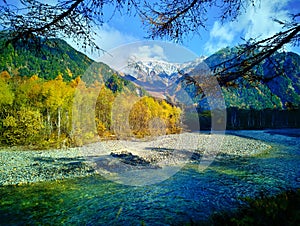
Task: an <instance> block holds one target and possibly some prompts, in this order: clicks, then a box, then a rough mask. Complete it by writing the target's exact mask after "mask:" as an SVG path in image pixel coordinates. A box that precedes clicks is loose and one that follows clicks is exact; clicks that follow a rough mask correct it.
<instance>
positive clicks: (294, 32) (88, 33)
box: [0, 0, 300, 84]
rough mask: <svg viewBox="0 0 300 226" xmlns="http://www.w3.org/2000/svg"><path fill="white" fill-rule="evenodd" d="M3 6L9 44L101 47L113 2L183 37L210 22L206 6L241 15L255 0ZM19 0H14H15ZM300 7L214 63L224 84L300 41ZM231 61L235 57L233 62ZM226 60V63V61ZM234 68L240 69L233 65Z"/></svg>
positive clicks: (0, 13)
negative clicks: (52, 41) (59, 41)
mask: <svg viewBox="0 0 300 226" xmlns="http://www.w3.org/2000/svg"><path fill="white" fill-rule="evenodd" d="M2 2H3V3H2V4H1V6H0V25H1V29H2V32H1V33H0V36H2V37H0V38H2V40H3V39H4V40H5V42H4V44H5V45H7V44H9V43H12V44H13V43H16V42H18V41H22V42H28V41H32V40H35V41H37V42H39V41H40V40H41V39H40V37H42V38H44V39H49V38H53V37H62V38H64V37H68V38H72V39H73V40H74V41H75V42H77V43H78V44H79V43H81V44H82V45H83V46H82V47H83V48H86V47H91V49H92V50H95V49H101V46H100V47H99V46H97V45H96V44H95V42H94V35H95V33H94V28H95V26H101V25H103V23H104V22H106V21H105V15H104V14H105V13H107V11H105V10H106V9H107V8H106V7H107V6H108V5H110V6H112V7H111V8H114V12H112V15H114V14H115V13H121V14H130V15H132V16H139V17H140V18H141V19H142V21H143V24H144V26H145V28H146V30H147V31H148V34H149V38H165V37H166V38H168V39H170V40H175V41H179V42H180V41H182V40H183V39H184V37H185V36H186V35H188V34H189V33H198V32H199V31H200V30H201V29H205V28H206V20H207V17H208V14H207V11H208V10H209V9H211V8H213V7H214V8H218V9H219V12H220V14H219V19H220V21H222V22H223V21H225V20H236V19H237V17H238V15H240V14H242V13H247V12H246V8H247V7H248V6H249V5H252V7H256V5H255V1H254V0H248V1H242V0H223V1H219V0H202V1H198V0H175V1H171V0H160V1H141V0H112V1H110V0H59V1H58V2H57V3H56V4H47V3H42V2H41V1H38V0H20V1H19V3H20V4H17V5H16V4H13V3H10V2H9V1H6V0H2ZM14 2H15V1H14ZM299 18H300V13H299V14H296V15H291V17H290V21H278V20H277V22H278V23H279V24H281V25H282V30H281V31H280V32H279V33H277V34H275V35H274V36H272V37H269V38H266V39H263V40H257V39H251V40H245V44H244V45H242V46H241V47H240V48H239V51H238V53H237V54H236V55H235V56H234V58H232V59H229V60H227V61H226V62H223V63H222V64H220V65H215V67H214V68H215V69H216V70H215V73H216V75H217V78H218V80H219V82H220V83H221V84H225V83H227V82H229V81H232V80H234V79H236V78H238V77H240V76H241V75H245V74H247V72H249V71H250V70H251V69H252V68H253V67H254V66H256V65H258V64H259V63H261V62H262V61H263V60H265V59H267V58H269V57H270V56H271V55H272V54H274V53H276V52H277V51H278V50H280V49H281V48H282V47H283V46H284V45H286V44H292V45H299V43H300V23H299ZM228 62H234V63H231V64H230V65H229V66H228ZM225 65H226V66H225ZM232 68H235V70H231V69H232Z"/></svg>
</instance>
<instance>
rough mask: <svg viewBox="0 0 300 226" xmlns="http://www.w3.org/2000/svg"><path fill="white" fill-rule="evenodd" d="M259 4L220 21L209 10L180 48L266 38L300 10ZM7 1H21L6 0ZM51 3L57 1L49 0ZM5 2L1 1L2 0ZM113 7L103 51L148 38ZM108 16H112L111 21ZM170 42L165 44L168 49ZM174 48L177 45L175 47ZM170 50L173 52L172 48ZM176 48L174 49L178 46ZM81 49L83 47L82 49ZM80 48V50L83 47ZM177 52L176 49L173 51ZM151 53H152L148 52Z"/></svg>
mask: <svg viewBox="0 0 300 226" xmlns="http://www.w3.org/2000/svg"><path fill="white" fill-rule="evenodd" d="M255 1H256V4H255V5H256V7H255V8H253V7H251V6H250V7H248V8H246V9H245V12H244V13H243V14H241V15H240V16H239V17H238V18H237V20H236V21H233V22H225V23H223V24H221V22H220V20H218V18H217V15H216V14H217V10H216V9H212V10H210V11H208V14H207V17H208V21H207V24H206V25H207V28H206V29H201V30H200V31H199V33H200V35H199V34H191V35H189V36H188V37H187V38H185V39H184V41H183V43H181V44H180V46H179V45H177V47H184V48H187V51H191V52H192V53H193V54H194V55H195V56H209V55H211V54H213V53H214V52H216V51H218V50H219V49H221V48H224V47H226V46H235V45H237V44H242V43H243V40H242V38H245V39H248V38H260V39H261V38H266V37H269V36H271V35H274V34H275V33H277V32H279V31H280V30H281V26H280V25H279V24H278V23H276V22H274V21H273V20H272V19H273V18H276V19H279V20H283V21H284V20H288V18H289V14H290V13H294V14H295V13H299V12H300V1H299V0H255ZM7 2H8V3H13V4H18V3H19V0H7ZM47 2H48V3H51V2H52V3H53V2H56V0H50V1H47ZM1 3H2V1H1ZM112 14H113V8H109V7H107V9H106V10H105V11H104V15H105V17H106V18H107V22H106V23H105V24H104V25H103V26H102V27H101V28H99V29H97V34H98V35H97V36H96V43H97V44H98V45H99V46H100V47H101V48H102V49H104V50H106V51H110V50H111V49H115V48H118V47H119V46H121V45H125V44H129V43H132V42H137V41H143V40H146V39H145V36H147V33H146V30H145V29H144V28H143V25H142V23H141V21H140V18H139V17H138V16H135V17H134V16H126V15H125V16H124V15H122V16H121V15H120V14H118V13H116V14H115V15H114V16H113V17H112ZM108 18H111V19H110V20H108ZM67 41H68V42H69V43H70V44H71V45H72V46H73V47H74V48H78V46H77V45H76V44H74V43H73V42H72V41H71V40H67ZM168 46H170V45H166V46H165V48H168ZM173 47H174V46H173ZM173 47H171V49H169V50H168V52H169V53H172V48H173ZM177 47H175V49H176V48H177ZM153 49H154V50H156V51H158V52H157V54H161V55H163V56H165V55H164V53H163V52H161V49H159V48H153ZM79 50H80V49H79ZM80 51H81V50H80ZM187 51H186V52H187ZM286 51H294V52H297V53H298V54H300V48H299V47H297V48H293V47H291V46H287V47H286ZM173 52H174V51H173ZM86 54H87V55H89V56H90V57H92V58H93V59H96V60H97V59H98V58H99V55H98V54H97V55H92V54H89V53H86ZM149 54H151V53H149Z"/></svg>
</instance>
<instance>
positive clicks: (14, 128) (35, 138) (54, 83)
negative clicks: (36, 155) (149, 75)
mask: <svg viewBox="0 0 300 226" xmlns="http://www.w3.org/2000/svg"><path fill="white" fill-rule="evenodd" d="M112 80H113V81H114V83H113V84H112V83H107V84H101V83H99V82H94V83H93V84H91V85H86V83H84V82H83V81H82V80H81V79H80V78H79V77H77V78H76V79H73V80H71V81H68V82H66V81H65V80H64V79H63V77H62V76H61V75H58V76H57V78H56V79H53V80H49V81H46V80H44V79H42V78H39V77H38V76H36V75H34V76H32V77H30V78H28V77H20V76H12V77H11V76H10V75H9V73H8V72H6V71H3V72H1V73H0V142H1V144H2V145H34V146H36V147H40V148H49V147H62V146H75V145H82V144H84V143H88V142H92V141H95V140H96V139H98V138H99V137H100V138H112V137H119V136H121V135H124V134H125V133H127V132H128V133H127V134H126V136H135V137H145V136H149V135H159V134H169V133H177V132H179V131H180V114H181V111H180V109H179V108H177V107H175V106H171V105H170V104H168V103H166V102H165V101H163V100H156V99H154V98H152V97H147V96H144V97H138V96H137V95H134V94H133V93H132V91H130V90H129V89H126V86H124V84H123V83H122V82H120V81H118V80H116V78H112ZM120 87H121V88H120ZM133 100H135V101H134V102H133ZM126 129H127V130H126ZM157 131H160V132H159V134H157Z"/></svg>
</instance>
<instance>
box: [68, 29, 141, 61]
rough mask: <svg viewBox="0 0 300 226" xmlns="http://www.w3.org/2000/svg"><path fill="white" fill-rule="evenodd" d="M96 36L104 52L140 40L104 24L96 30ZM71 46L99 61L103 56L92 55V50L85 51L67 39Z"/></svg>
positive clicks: (95, 53) (96, 40) (97, 53)
mask: <svg viewBox="0 0 300 226" xmlns="http://www.w3.org/2000/svg"><path fill="white" fill-rule="evenodd" d="M95 32H96V34H97V35H96V36H95V43H96V44H97V45H98V46H99V47H100V48H101V49H102V50H104V51H108V52H109V51H110V50H112V49H115V48H117V47H119V46H121V45H124V44H128V43H132V42H134V41H137V40H138V38H136V37H134V36H131V35H128V34H123V33H122V32H120V31H119V30H117V29H115V28H114V27H110V26H109V25H107V24H104V25H103V26H102V27H101V28H99V29H96V31H95ZM66 41H67V42H68V43H69V44H70V45H72V46H73V47H74V48H76V49H77V50H79V51H81V52H84V53H85V54H86V55H88V56H89V57H91V58H92V59H95V60H97V59H98V58H99V57H100V55H102V54H101V52H100V55H99V52H94V53H91V51H90V49H88V50H87V51H84V50H83V49H82V48H79V47H78V46H77V44H76V43H74V41H73V40H70V39H67V40H66Z"/></svg>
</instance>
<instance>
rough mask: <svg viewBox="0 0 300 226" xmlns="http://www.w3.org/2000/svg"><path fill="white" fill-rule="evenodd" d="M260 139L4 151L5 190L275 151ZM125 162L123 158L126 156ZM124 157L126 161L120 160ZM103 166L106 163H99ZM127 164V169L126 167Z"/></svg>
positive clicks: (191, 138) (0, 180) (188, 138)
mask: <svg viewBox="0 0 300 226" xmlns="http://www.w3.org/2000/svg"><path fill="white" fill-rule="evenodd" d="M270 148H271V146H270V145H269V144H268V143H266V142H262V141H259V140H255V139H249V138H243V137H239V136H235V135H223V134H215V135H214V134H212V135H208V134H196V133H183V134H179V135H166V136H161V137H158V138H155V139H154V138H153V139H151V140H110V141H101V142H97V143H93V144H89V145H85V146H83V147H78V148H69V149H58V150H42V151H33V150H22V151H20V150H17V149H18V148H4V149H2V150H1V151H0V186H5V185H21V184H24V183H32V182H38V181H47V180H61V179H65V178H74V177H85V176H89V175H93V174H97V173H98V171H97V169H99V167H103V168H105V170H110V169H111V168H113V169H115V166H116V165H118V164H120V161H119V160H121V162H122V163H124V161H122V160H126V162H125V163H126V164H125V165H126V166H127V165H128V167H125V168H124V167H123V168H122V170H132V169H140V168H141V167H142V168H143V167H145V166H146V167H152V168H155V167H159V168H163V167H165V166H166V165H176V164H178V163H188V162H193V161H200V160H201V159H204V158H209V159H211V160H213V159H224V158H228V159H235V158H238V157H249V156H254V155H257V154H261V153H263V152H266V151H268V150H270ZM124 156H125V157H126V158H122V157H124ZM119 157H121V158H119ZM99 161H101V164H96V165H97V167H98V168H96V167H95V163H98V162H99ZM123 165H124V164H123Z"/></svg>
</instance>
